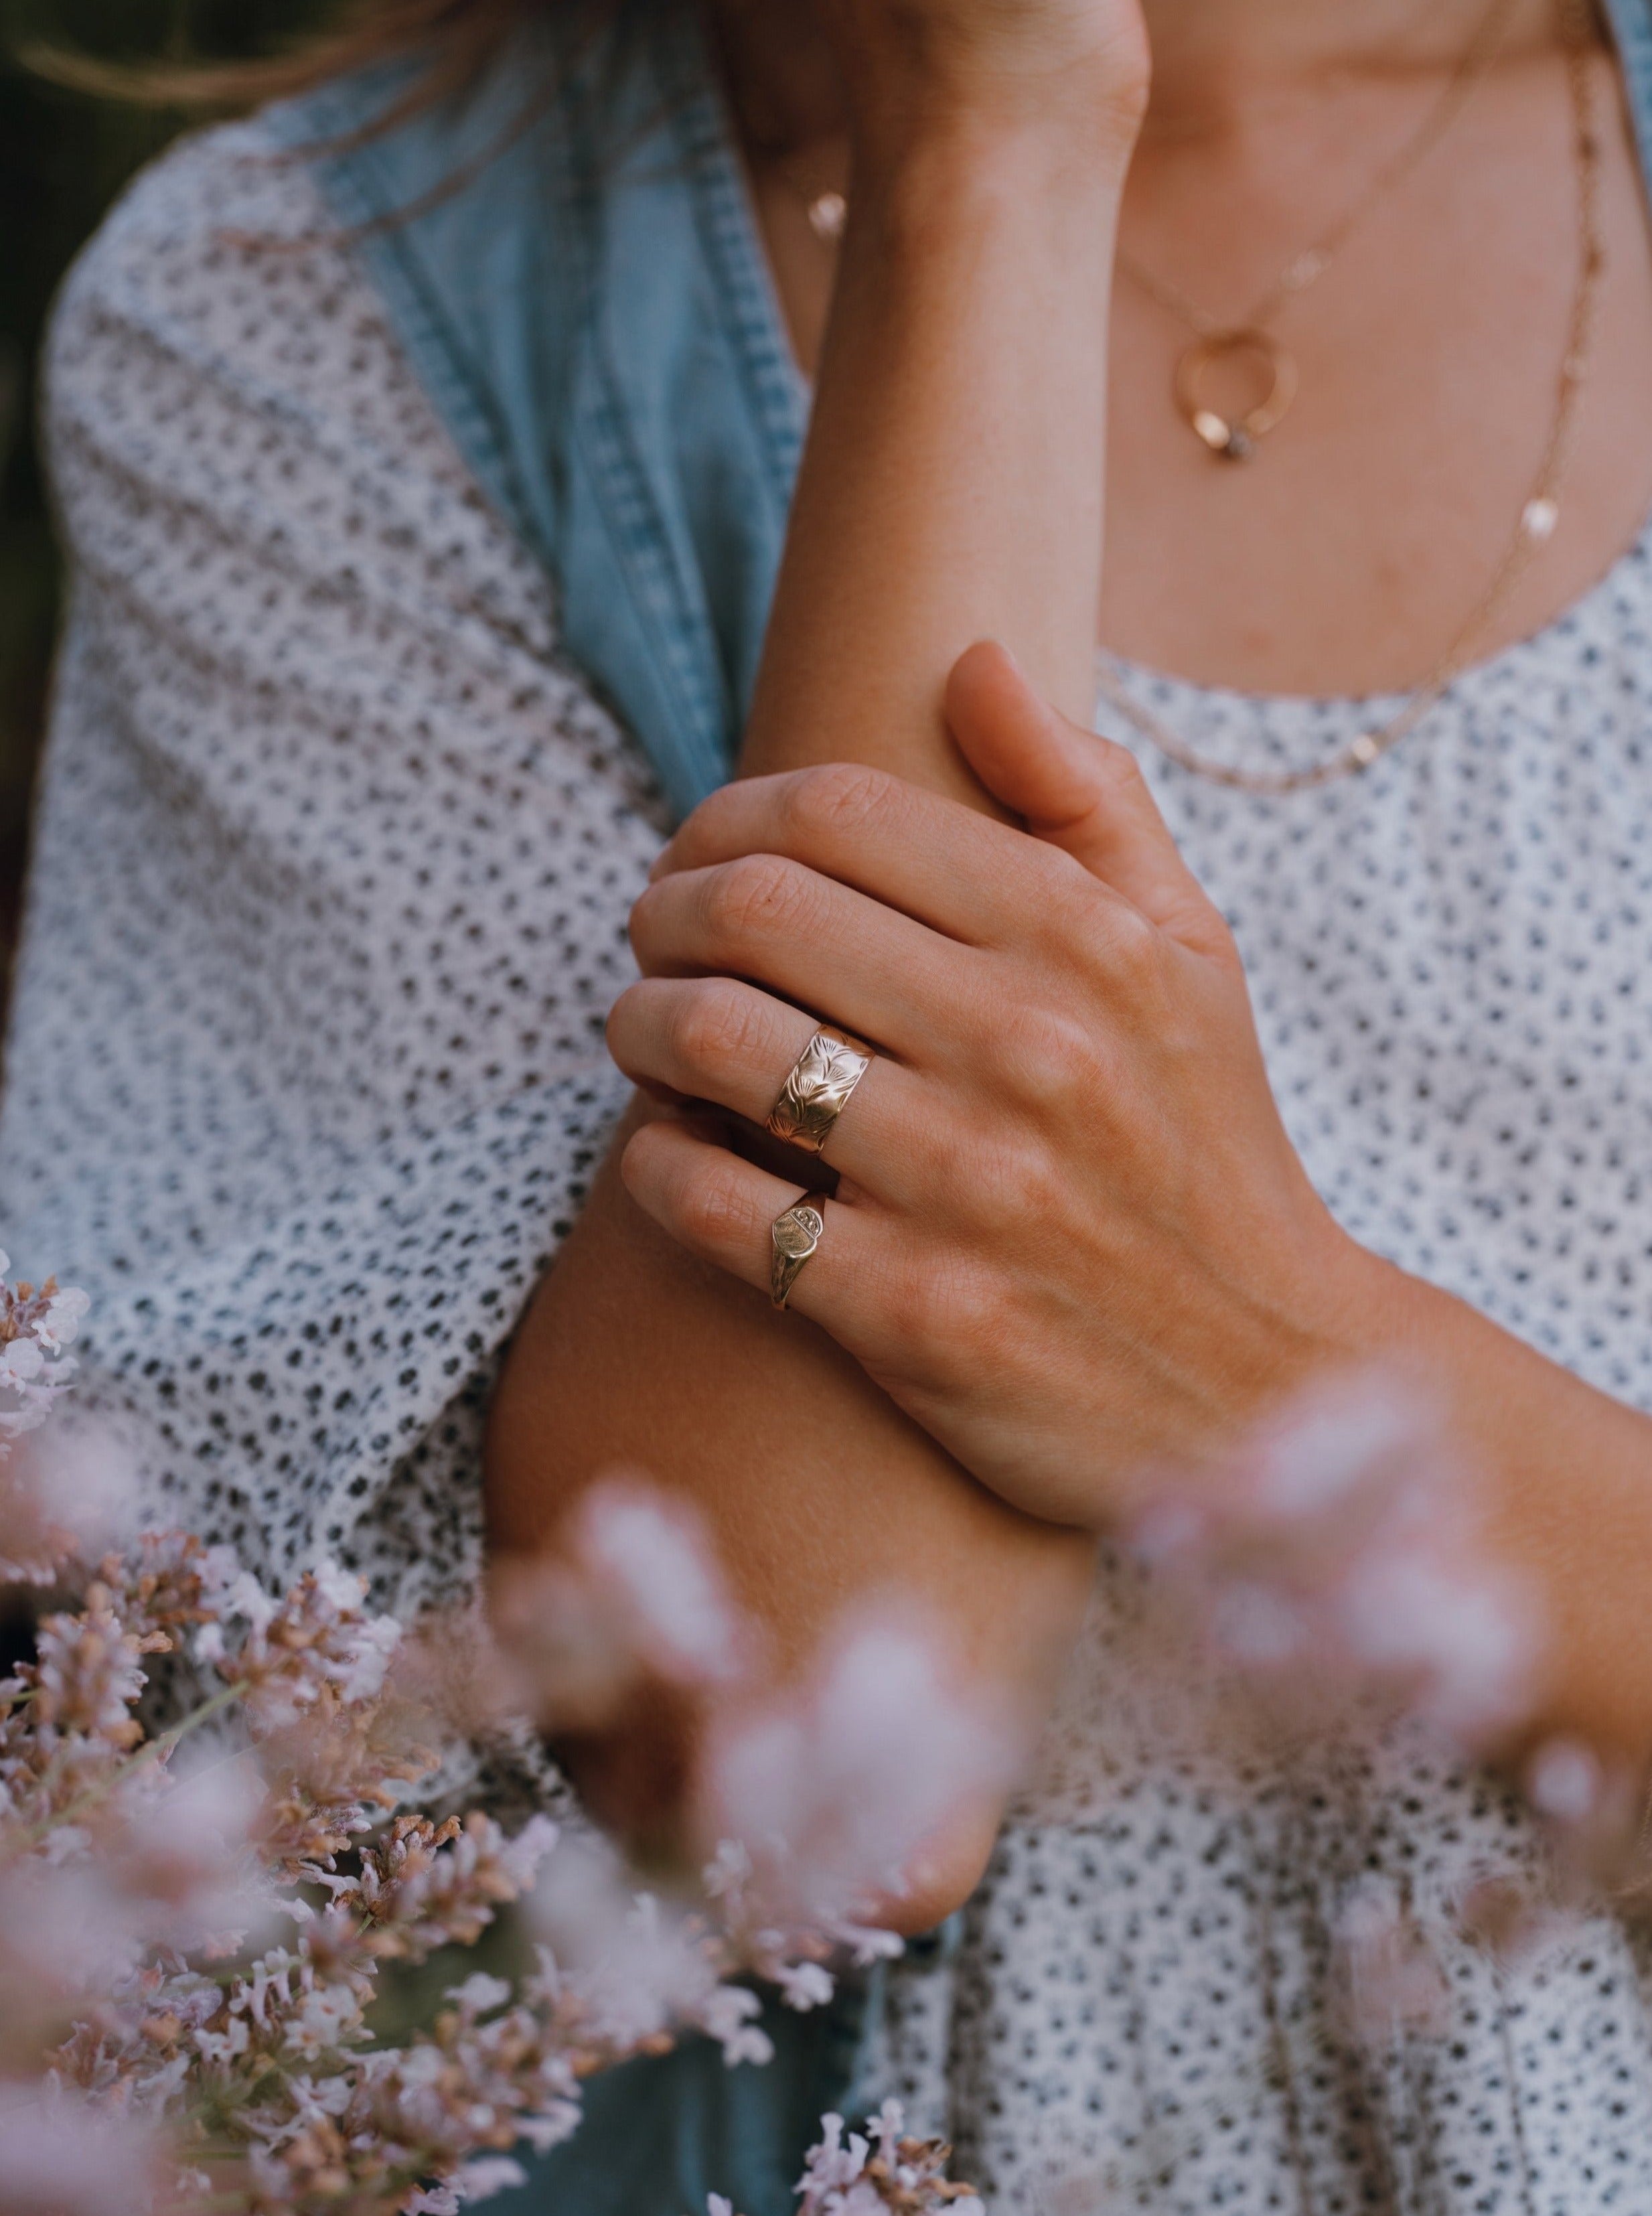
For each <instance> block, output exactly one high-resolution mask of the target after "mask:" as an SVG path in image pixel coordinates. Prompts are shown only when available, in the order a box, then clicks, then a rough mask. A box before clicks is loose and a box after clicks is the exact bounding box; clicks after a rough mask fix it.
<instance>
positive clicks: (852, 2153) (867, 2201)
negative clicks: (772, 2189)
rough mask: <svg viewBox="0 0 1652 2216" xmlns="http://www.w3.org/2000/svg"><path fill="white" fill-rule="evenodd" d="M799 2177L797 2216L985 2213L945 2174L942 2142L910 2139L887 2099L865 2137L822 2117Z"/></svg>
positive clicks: (964, 2215) (895, 2103)
mask: <svg viewBox="0 0 1652 2216" xmlns="http://www.w3.org/2000/svg"><path fill="white" fill-rule="evenodd" d="M820 2123H821V2138H820V2144H819V2145H816V2146H814V2147H811V2148H810V2150H809V2152H808V2160H807V2162H806V2164H805V2165H804V2170H803V2175H802V2176H801V2178H800V2179H799V2180H798V2182H797V2190H798V2192H799V2194H800V2195H801V2199H800V2201H799V2203H798V2211H797V2216H930V2212H931V2211H934V2210H937V2209H943V2208H947V2209H950V2210H951V2211H952V2216H986V2212H985V2210H984V2209H983V2208H982V2206H981V2203H980V2199H979V2198H978V2197H977V2195H976V2194H975V2191H974V2189H973V2187H971V2186H967V2185H960V2184H957V2183H955V2182H952V2181H951V2180H949V2178H948V2177H947V2176H946V2166H947V2164H948V2162H949V2159H950V2157H951V2152H952V2150H951V2149H950V2148H949V2146H948V2145H946V2144H945V2142H944V2141H943V2140H940V2139H910V2138H908V2137H906V2117H905V2114H904V2113H903V2111H902V2109H901V2106H900V2102H898V2101H886V2102H884V2104H883V2106H882V2108H881V2109H880V2110H879V2112H878V2114H876V2115H875V2116H874V2117H872V2118H870V2119H869V2121H868V2123H867V2127H866V2131H865V2133H859V2132H851V2133H849V2134H848V2135H847V2137H845V2135H844V2121H843V2118H842V2117H841V2116H823V2117H822V2118H821V2120H820Z"/></svg>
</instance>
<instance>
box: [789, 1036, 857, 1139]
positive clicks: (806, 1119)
mask: <svg viewBox="0 0 1652 2216" xmlns="http://www.w3.org/2000/svg"><path fill="white" fill-rule="evenodd" d="M871 1067H872V1050H871V1049H870V1047H867V1046H862V1045H861V1044H860V1043H858V1042H857V1041H856V1040H854V1039H850V1038H844V1037H841V1036H840V1035H839V1034H838V1033H837V1032H835V1031H816V1032H815V1034H814V1037H813V1038H812V1039H811V1040H810V1041H809V1043H808V1045H807V1046H806V1047H805V1048H804V1049H803V1051H802V1053H801V1054H800V1055H799V1056H798V1057H797V1061H796V1062H795V1066H794V1067H793V1069H792V1072H791V1074H790V1075H789V1077H788V1078H787V1080H786V1081H785V1083H784V1084H783V1086H781V1088H780V1098H779V1099H777V1101H776V1102H775V1104H774V1106H773V1107H772V1108H771V1111H769V1124H768V1128H769V1130H770V1131H771V1133H772V1135H773V1136H774V1137H776V1138H777V1139H784V1140H785V1141H786V1142H787V1144H788V1145H789V1146H793V1147H801V1148H802V1149H803V1151H804V1152H805V1153H806V1154H819V1153H820V1151H821V1150H822V1148H824V1147H825V1145H826V1141H827V1140H828V1139H829V1138H830V1137H831V1136H832V1125H833V1124H834V1123H836V1122H837V1120H838V1117H839V1116H841V1115H842V1114H843V1111H844V1109H845V1108H846V1107H847V1106H848V1105H849V1096H850V1094H851V1093H853V1091H854V1090H855V1087H856V1086H857V1085H858V1084H859V1083H860V1081H861V1080H862V1078H863V1077H864V1076H865V1074H866V1073H867V1071H868V1070H869V1068H871Z"/></svg>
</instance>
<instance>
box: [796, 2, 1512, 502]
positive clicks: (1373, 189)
mask: <svg viewBox="0 0 1652 2216" xmlns="http://www.w3.org/2000/svg"><path fill="white" fill-rule="evenodd" d="M1513 5H1514V0H1491V5H1490V7H1489V9H1487V11H1486V13H1485V15H1483V18H1482V19H1481V22H1480V23H1479V26H1478V28H1477V30H1476V31H1475V34H1474V36H1473V38H1472V39H1471V40H1470V41H1469V44H1468V46H1466V48H1465V50H1464V52H1463V54H1462V56H1461V57H1460V58H1459V61H1458V63H1457V65H1456V66H1455V68H1454V69H1453V70H1452V73H1451V76H1450V77H1449V78H1448V79H1447V81H1446V84H1445V86H1444V88H1443V89H1442V90H1441V91H1440V94H1439V95H1438V97H1437V98H1436V99H1435V101H1434V103H1433V105H1432V106H1431V107H1430V108H1429V110H1428V114H1426V115H1425V116H1424V117H1423V119H1422V123H1421V125H1420V126H1418V128H1417V129H1416V131H1415V132H1413V133H1412V135H1411V137H1410V138H1409V139H1407V140H1406V142H1405V144H1404V145H1403V146H1402V147H1401V148H1400V150H1399V151H1398V152H1397V154H1396V155H1394V156H1393V157H1392V158H1391V160H1389V161H1387V162H1385V163H1384V164H1383V165H1382V167H1381V168H1380V169H1379V170H1378V171H1377V173H1376V175H1374V176H1373V178H1372V180H1371V182H1370V183H1369V184H1368V185H1367V186H1366V189H1365V191H1364V192H1362V193H1361V194H1360V195H1359V197H1358V199H1357V200H1354V203H1353V205H1352V206H1349V207H1348V208H1346V209H1344V211H1343V212H1342V214H1341V215H1340V216H1339V217H1338V218H1337V219H1336V222H1335V223H1333V224H1332V225H1330V227H1329V229H1327V230H1325V231H1322V232H1321V233H1320V234H1319V236H1318V237H1317V238H1316V239H1314V240H1313V241H1312V242H1311V244H1309V245H1307V246H1305V247H1304V248H1303V249H1302V250H1301V252H1300V253H1299V254H1296V255H1293V256H1292V258H1291V260H1290V261H1289V262H1287V263H1286V265H1285V267H1284V268H1283V269H1282V270H1280V274H1279V275H1278V276H1277V277H1276V278H1275V279H1274V281H1273V283H1272V284H1271V285H1270V286H1268V289H1267V291H1266V292H1263V293H1262V295H1261V297H1260V298H1259V299H1256V301H1255V302H1254V303H1253V304H1252V305H1251V307H1250V311H1248V312H1247V313H1246V314H1244V315H1242V316H1240V317H1238V319H1237V321H1236V322H1231V323H1229V322H1225V321H1224V320H1223V319H1222V317H1219V316H1213V315H1212V314H1211V313H1210V312H1209V311H1208V310H1207V309H1205V308H1202V307H1201V305H1199V303H1198V301H1196V300H1194V299H1191V298H1190V297H1189V296H1188V294H1187V293H1186V292H1183V291H1182V288H1181V287H1180V286H1178V285H1174V284H1172V283H1171V282H1170V280H1169V279H1168V278H1164V277H1160V276H1158V275H1157V274H1155V273H1154V272H1153V271H1152V270H1151V269H1149V268H1147V267H1146V266H1145V263H1143V262H1139V261H1138V260H1137V259H1136V257H1135V256H1134V255H1132V254H1129V253H1127V252H1126V251H1125V250H1124V249H1123V248H1121V249H1120V250H1119V253H1118V255H1117V257H1116V258H1117V264H1118V267H1119V268H1121V270H1122V271H1123V272H1124V274H1125V275H1126V276H1127V277H1128V278H1129V279H1130V280H1131V282H1132V283H1133V284H1134V285H1136V286H1139V288H1140V290H1141V291H1142V292H1145V293H1146V295H1147V297H1148V298H1149V299H1151V300H1153V301H1155V302H1157V304H1158V306H1160V307H1161V308H1163V309H1164V311H1166V313H1167V314H1169V315H1172V316H1174V317H1176V321H1177V322H1178V323H1185V324H1186V325H1187V327H1188V329H1189V330H1190V331H1192V332H1193V334H1194V341H1193V344H1192V345H1191V346H1190V347H1188V348H1187V349H1186V351H1185V352H1184V353H1183V354H1182V356H1181V359H1180V360H1178V361H1177V363H1176V373H1175V377H1174V380H1173V385H1172V390H1173V391H1174V393H1175V396H1176V407H1177V409H1178V410H1179V411H1180V413H1181V414H1182V416H1183V417H1184V418H1185V419H1186V421H1187V423H1188V428H1189V429H1190V430H1191V431H1192V432H1193V433H1194V435H1195V437H1197V438H1199V439H1201V440H1202V441H1203V442H1204V444H1205V445H1206V446H1208V447H1209V448H1210V450H1211V452H1213V454H1218V455H1219V456H1221V457H1222V459H1224V460H1226V461H1232V462H1243V461H1249V460H1250V458H1251V457H1252V455H1254V454H1255V453H1256V451H1257V448H1258V447H1259V446H1260V445H1261V442H1262V440H1263V439H1265V438H1266V437H1267V435H1268V433H1269V432H1270V431H1273V430H1275V429H1277V428H1278V427H1279V425H1280V424H1281V423H1282V422H1284V421H1285V418H1286V416H1287V415H1288V413H1289V412H1290V408H1291V403H1292V402H1293V400H1294V399H1295V398H1296V394H1297V386H1298V383H1299V378H1298V372H1297V364H1296V358H1295V356H1294V355H1293V354H1292V353H1291V352H1290V350H1289V348H1287V347H1285V346H1284V345H1282V344H1281V343H1280V341H1279V340H1278V339H1277V338H1276V337H1275V336H1274V334H1273V332H1271V331H1270V330H1269V329H1268V324H1269V323H1271V322H1272V321H1273V320H1274V317H1275V316H1277V315H1279V314H1280V312H1281V311H1282V310H1283V309H1285V308H1286V307H1287V306H1288V305H1289V304H1290V302H1291V301H1292V300H1293V299H1297V298H1298V297H1299V295H1301V294H1302V293H1304V292H1306V291H1307V290H1308V288H1309V287H1310V286H1312V285H1317V283H1318V281H1319V280H1320V279H1321V278H1322V277H1323V275H1324V274H1325V272H1326V270H1327V269H1329V268H1330V265H1331V262H1332V259H1333V257H1334V256H1335V255H1336V254H1337V253H1338V252H1339V251H1340V250H1341V249H1342V247H1343V246H1344V245H1345V244H1346V243H1347V242H1348V239H1349V238H1350V237H1352V236H1353V234H1354V231H1356V230H1357V229H1358V228H1359V226H1360V224H1361V223H1362V222H1363V221H1364V220H1365V219H1366V216H1367V215H1369V214H1370V212H1371V211H1372V210H1373V208H1374V207H1375V206H1377V204H1378V202H1379V200H1383V199H1384V198H1385V196H1386V195H1387V194H1389V193H1391V192H1392V191H1394V190H1395V189H1396V188H1397V187H1398V186H1399V185H1400V184H1402V183H1403V181H1404V180H1405V179H1406V178H1407V177H1409V175H1410V174H1411V172H1412V171H1413V170H1414V169H1417V168H1418V167H1420V165H1421V164H1422V163H1423V162H1424V161H1425V160H1426V159H1427V158H1428V156H1429V155H1430V154H1431V153H1432V152H1433V151H1434V148H1435V147H1436V146H1437V145H1439V144H1440V140H1441V139H1443V138H1444V137H1445V136H1446V132H1448V131H1449V130H1450V128H1451V126H1452V124H1453V123H1454V122H1455V121H1456V120H1457V118H1458V117H1459V114H1461V113H1462V111H1463V108H1464V107H1465V103H1466V102H1467V100H1468V97H1469V95H1470V94H1471V92H1472V91H1473V89H1474V88H1475V86H1476V85H1477V83H1478V82H1479V80H1480V79H1481V78H1482V77H1483V76H1484V75H1485V73H1486V71H1488V70H1489V68H1490V66H1491V65H1492V63H1493V61H1494V60H1495V58H1496V55H1497V52H1498V49H1499V47H1500V46H1502V38H1503V33H1504V31H1505V30H1506V29H1507V28H1508V17H1509V15H1510V12H1511V10H1512V8H1513ZM810 220H811V221H813V220H814V218H813V215H811V218H810ZM841 220H842V219H841V217H839V227H840V228H841ZM1246 358H1248V359H1250V360H1253V361H1255V362H1256V364H1257V366H1259V367H1260V368H1261V369H1262V371H1263V372H1264V373H1265V375H1266V377H1267V379H1268V389H1267V391H1266V392H1265V393H1264V395H1263V397H1262V399H1261V400H1259V401H1258V402H1257V403H1256V405H1255V406H1254V407H1252V408H1250V409H1247V410H1246V411H1245V413H1244V415H1242V416H1225V415H1224V414H1222V413H1221V411H1220V410H1219V409H1215V408H1213V407H1211V406H1210V405H1208V403H1207V400H1206V398H1205V393H1206V390H1207V379H1208V375H1209V372H1211V371H1212V370H1213V369H1214V368H1216V367H1218V366H1219V365H1220V364H1222V363H1224V362H1231V361H1234V360H1243V359H1246Z"/></svg>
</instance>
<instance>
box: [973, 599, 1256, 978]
mask: <svg viewBox="0 0 1652 2216" xmlns="http://www.w3.org/2000/svg"><path fill="white" fill-rule="evenodd" d="M947 721H948V723H949V726H950V728H951V730H952V735H953V736H954V738H955V740H956V741H957V742H958V746H959V748H960V750H961V752H962V754H963V755H964V757H965V759H966V760H967V761H968V763H969V766H970V767H971V768H972V769H973V771H974V773H975V774H976V776H977V777H978V778H980V780H981V783H982V784H983V785H985V786H986V789H987V791H989V792H990V793H991V794H992V796H993V797H994V798H995V799H997V800H1001V801H1002V802H1003V803H1004V806H1005V807H1006V808H1012V809H1014V810H1015V812H1016V815H1017V816H1020V817H1022V819H1023V821H1024V822H1025V823H1026V826H1027V828H1028V829H1029V831H1030V832H1031V833H1032V834H1033V835H1034V836H1035V838H1037V839H1041V840H1046V841H1047V843H1048V844H1049V845H1051V846H1059V847H1060V848H1061V849H1062V850H1063V851H1064V852H1065V853H1069V854H1071V855H1072V856H1073V858H1074V859H1076V860H1077V861H1079V862H1082V863H1083V865H1084V868H1085V869H1086V870H1088V871H1090V874H1091V876H1092V877H1098V878H1100V879H1101V880H1102V883H1105V884H1108V885H1110V886H1112V888H1113V889H1114V890H1115V892H1117V893H1120V894H1121V895H1122V896H1123V897H1124V898H1125V899H1126V900H1127V901H1128V902H1130V904H1131V906H1132V907H1133V908H1137V909H1139V911H1140V913H1141V914H1143V915H1145V917H1146V918H1147V920H1149V922H1151V923H1154V924H1157V925H1158V927H1159V929H1160V930H1161V931H1163V932H1164V933H1167V934H1168V935H1169V936H1170V938H1172V939H1179V940H1180V941H1181V942H1182V945H1184V946H1190V947H1192V948H1194V951H1197V952H1200V953H1213V952H1217V951H1225V947H1226V945H1227V929H1226V926H1225V924H1224V923H1223V921H1222V919H1221V917H1220V915H1219V914H1218V912H1217V910H1216V909H1215V908H1214V907H1213V905H1212V903H1211V902H1210V900H1209V898H1208V897H1207V895H1206V893H1205V890H1204V889H1203V887H1202V886H1201V884H1200V883H1199V880H1198V879H1197V878H1196V877H1194V874H1193V872H1192V871H1191V870H1190V869H1189V868H1188V865H1187V864H1186V863H1185V862H1184V861H1183V860H1182V855H1181V853H1180V851H1179V850H1178V848H1177V846H1176V841H1175V840H1174V839H1172V838H1171V836H1170V831H1169V829H1168V828H1167V826H1166V824H1165V822H1164V817H1163V816H1161V815H1160V814H1159V812H1158V803H1156V802H1155V800H1154V798H1153V796H1152V794H1151V792H1149V791H1148V790H1147V786H1146V783H1145V779H1143V777H1142V774H1141V771H1140V769H1139V766H1137V763H1136V760H1135V757H1134V756H1133V754H1130V753H1129V751H1128V750H1127V748H1124V747H1120V746H1115V745H1114V744H1113V743H1112V742H1111V741H1110V740H1108V739H1103V738H1102V737H1101V736H1099V735H1098V734H1096V732H1094V731H1086V730H1081V729H1079V727H1078V725H1077V724H1076V723H1069V722H1068V721H1067V719H1066V717H1065V716H1061V715H1058V714H1057V713H1056V711H1055V710H1054V709H1053V708H1052V707H1050V706H1049V705H1047V703H1046V702H1045V701H1044V700H1042V699H1041V698H1040V697H1039V695H1038V694H1037V693H1035V691H1034V690H1033V688H1032V686H1030V685H1029V683H1028V682H1027V680H1026V679H1025V678H1024V677H1023V675H1022V674H1021V671H1020V670H1019V669H1018V668H1016V663H1015V662H1014V660H1013V659H1012V658H1011V656H1010V655H1009V654H1008V653H1007V652H1006V651H1005V649H1004V648H1003V647H1001V646H998V645H995V644H992V643H990V642H989V643H983V644H981V645H979V646H972V647H971V648H970V649H969V650H968V652H967V654H964V655H962V656H960V658H959V660H958V662H956V664H955V667H954V668H953V672H952V675H951V677H950V679H949V681H948V685H947Z"/></svg>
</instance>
